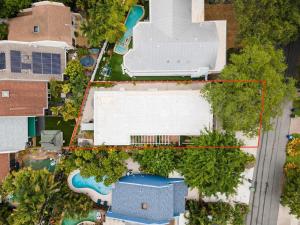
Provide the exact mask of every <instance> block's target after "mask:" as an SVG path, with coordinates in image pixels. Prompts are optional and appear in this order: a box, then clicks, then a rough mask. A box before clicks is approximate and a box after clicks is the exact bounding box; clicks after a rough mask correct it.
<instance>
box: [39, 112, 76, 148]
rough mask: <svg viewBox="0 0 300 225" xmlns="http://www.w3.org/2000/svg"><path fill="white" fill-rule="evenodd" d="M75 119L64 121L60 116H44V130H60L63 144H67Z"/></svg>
mask: <svg viewBox="0 0 300 225" xmlns="http://www.w3.org/2000/svg"><path fill="white" fill-rule="evenodd" d="M74 126H75V120H69V121H64V120H63V118H62V117H52V116H46V117H45V130H61V131H62V132H63V137H64V141H65V142H64V146H68V145H69V143H70V139H71V136H72V133H73V130H74Z"/></svg>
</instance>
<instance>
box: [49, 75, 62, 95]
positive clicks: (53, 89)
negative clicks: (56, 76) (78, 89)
mask: <svg viewBox="0 0 300 225" xmlns="http://www.w3.org/2000/svg"><path fill="white" fill-rule="evenodd" d="M49 86H50V94H51V96H52V97H53V98H58V97H60V94H61V92H62V84H61V83H60V82H59V81H57V80H53V79H51V80H50V82H49Z"/></svg>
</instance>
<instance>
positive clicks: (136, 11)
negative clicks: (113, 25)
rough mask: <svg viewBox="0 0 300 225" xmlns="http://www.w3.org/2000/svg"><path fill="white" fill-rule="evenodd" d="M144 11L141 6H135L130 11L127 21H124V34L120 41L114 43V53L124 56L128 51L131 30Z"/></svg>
mask: <svg viewBox="0 0 300 225" xmlns="http://www.w3.org/2000/svg"><path fill="white" fill-rule="evenodd" d="M144 11H145V10H144V7H143V6H141V5H135V6H133V7H132V8H131V9H130V11H129V14H128V16H127V19H126V21H125V27H126V32H125V34H124V35H123V37H122V38H120V40H119V41H118V42H117V43H116V45H115V48H114V52H115V53H118V54H120V55H124V54H125V53H126V52H127V51H128V46H129V43H130V41H131V37H132V32H133V28H134V26H135V25H136V24H137V22H138V21H140V20H141V19H142V18H143V16H144Z"/></svg>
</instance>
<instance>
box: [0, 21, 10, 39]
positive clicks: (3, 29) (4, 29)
mask: <svg viewBox="0 0 300 225" xmlns="http://www.w3.org/2000/svg"><path fill="white" fill-rule="evenodd" d="M7 36H8V25H7V24H4V23H2V24H0V40H7Z"/></svg>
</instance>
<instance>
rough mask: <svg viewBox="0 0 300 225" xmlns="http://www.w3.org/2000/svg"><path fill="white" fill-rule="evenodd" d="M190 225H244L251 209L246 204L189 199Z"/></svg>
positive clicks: (187, 215) (188, 215)
mask: <svg viewBox="0 0 300 225" xmlns="http://www.w3.org/2000/svg"><path fill="white" fill-rule="evenodd" d="M187 208H188V213H187V214H186V215H185V216H186V218H187V220H188V223H187V224H188V225H214V224H218V225H228V224H231V225H243V224H245V223H244V220H245V216H246V215H247V213H248V211H249V209H248V206H247V205H246V204H236V205H234V206H232V205H230V204H229V203H226V202H208V203H206V202H203V201H199V202H198V201H188V203H187Z"/></svg>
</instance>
